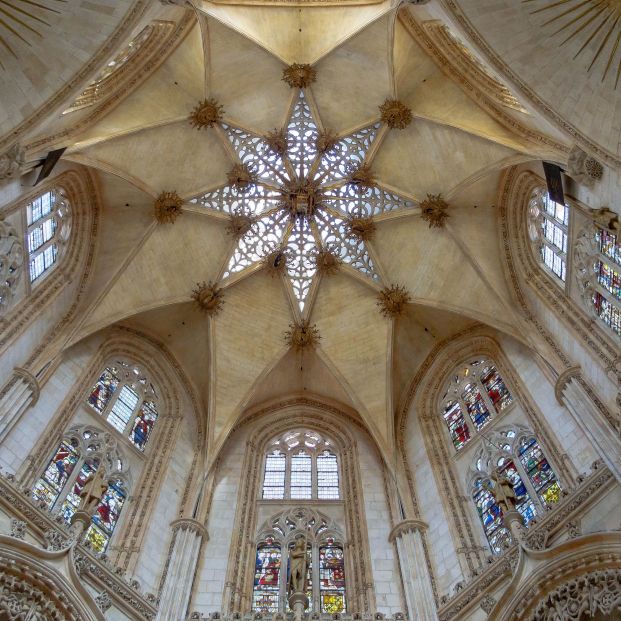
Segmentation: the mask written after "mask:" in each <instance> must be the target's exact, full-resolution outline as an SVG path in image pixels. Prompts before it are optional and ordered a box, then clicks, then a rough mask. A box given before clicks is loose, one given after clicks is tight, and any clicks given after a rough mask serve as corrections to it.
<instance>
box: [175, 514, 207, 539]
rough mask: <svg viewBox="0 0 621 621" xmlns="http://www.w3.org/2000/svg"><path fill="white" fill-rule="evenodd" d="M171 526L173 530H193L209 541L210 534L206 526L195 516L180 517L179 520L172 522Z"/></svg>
mask: <svg viewBox="0 0 621 621" xmlns="http://www.w3.org/2000/svg"><path fill="white" fill-rule="evenodd" d="M170 527H171V528H172V530H173V532H176V531H178V530H190V531H193V532H195V533H197V534H198V535H200V536H201V537H203V538H204V539H205V541H209V535H208V533H207V529H206V528H205V526H204V525H203V524H202V523H201V522H199V521H198V520H195V519H193V518H179V519H178V520H174V521H173V522H171V523H170Z"/></svg>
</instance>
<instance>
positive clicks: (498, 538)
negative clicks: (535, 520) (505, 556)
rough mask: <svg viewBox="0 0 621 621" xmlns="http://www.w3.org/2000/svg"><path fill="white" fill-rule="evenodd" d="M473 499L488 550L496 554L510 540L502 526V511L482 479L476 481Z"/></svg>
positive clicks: (507, 532)
mask: <svg viewBox="0 0 621 621" xmlns="http://www.w3.org/2000/svg"><path fill="white" fill-rule="evenodd" d="M473 499H474V504H475V505H476V508H477V511H478V513H479V518H480V519H481V523H482V524H483V530H484V531H485V536H486V537H487V540H488V541H489V545H490V548H491V549H492V551H493V552H495V553H496V554H498V553H500V552H502V551H503V550H504V549H505V547H506V546H507V545H508V544H509V542H510V540H511V536H510V534H509V531H508V530H507V529H506V528H505V526H504V524H503V513H502V509H501V508H500V506H499V505H498V503H497V502H496V498H495V497H494V494H493V493H492V491H491V489H490V486H489V484H484V482H483V480H482V479H478V480H477V482H476V484H475V492H474V495H473Z"/></svg>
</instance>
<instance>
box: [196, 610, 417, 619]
mask: <svg viewBox="0 0 621 621" xmlns="http://www.w3.org/2000/svg"><path fill="white" fill-rule="evenodd" d="M303 618H304V619H305V620H306V621H406V620H407V616H406V615H405V614H403V613H402V612H396V613H395V614H394V615H385V614H383V613H381V612H375V613H370V612H369V613H352V614H341V613H339V612H335V613H334V614H320V613H318V612H312V613H308V614H305V615H304V616H303ZM292 619H293V613H292V612H287V613H284V612H276V613H274V614H266V613H262V612H247V613H243V614H242V613H240V612H232V613H231V614H227V615H223V614H220V613H219V612H212V613H209V614H208V615H204V614H202V613H200V612H193V613H192V614H191V615H190V616H189V617H188V618H187V621H291V620H292Z"/></svg>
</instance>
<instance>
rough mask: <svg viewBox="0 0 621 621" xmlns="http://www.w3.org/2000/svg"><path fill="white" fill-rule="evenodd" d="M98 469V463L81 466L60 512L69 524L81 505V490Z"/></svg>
mask: <svg viewBox="0 0 621 621" xmlns="http://www.w3.org/2000/svg"><path fill="white" fill-rule="evenodd" d="M96 471H97V464H89V463H84V464H83V465H82V467H81V468H80V472H79V473H78V476H77V477H76V479H75V481H74V482H73V487H72V489H71V491H70V492H69V493H68V494H67V496H66V497H65V502H63V504H62V507H61V510H60V513H61V515H62V516H63V519H64V520H65V522H67V524H70V523H71V518H72V517H73V514H74V513H75V512H76V511H77V510H78V507H79V506H80V492H81V491H82V488H83V487H84V485H85V483H86V481H87V480H88V478H89V477H90V476H91V474H93V473H94V472H96Z"/></svg>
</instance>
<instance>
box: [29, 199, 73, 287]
mask: <svg viewBox="0 0 621 621" xmlns="http://www.w3.org/2000/svg"><path fill="white" fill-rule="evenodd" d="M69 217H70V212H69V203H68V201H67V200H66V198H65V197H64V195H63V194H62V192H61V191H60V190H59V189H53V190H50V191H48V192H44V193H43V194H40V195H39V196H37V197H36V198H35V199H34V200H32V201H31V202H30V203H28V205H26V224H27V235H26V238H27V244H26V245H27V250H28V261H29V272H30V282H31V283H32V282H35V281H36V280H37V279H38V278H40V277H41V276H42V275H43V274H44V272H46V271H48V270H49V269H50V268H51V267H52V266H53V265H54V264H55V263H56V260H57V259H58V253H59V249H60V245H61V244H62V243H64V241H65V239H66V237H67V235H68V228H69ZM61 229H62V231H63V233H62V235H61Z"/></svg>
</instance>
